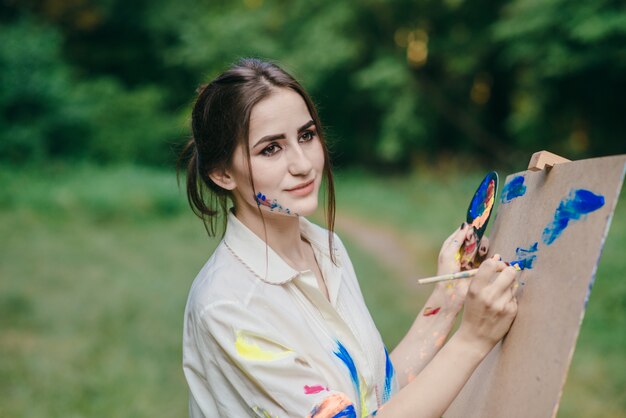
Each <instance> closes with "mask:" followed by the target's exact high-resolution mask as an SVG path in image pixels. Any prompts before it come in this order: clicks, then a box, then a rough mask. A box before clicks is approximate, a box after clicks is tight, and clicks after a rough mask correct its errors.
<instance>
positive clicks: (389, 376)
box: [383, 347, 395, 403]
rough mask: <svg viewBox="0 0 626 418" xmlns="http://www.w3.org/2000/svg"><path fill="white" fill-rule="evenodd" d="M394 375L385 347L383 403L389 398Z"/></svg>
mask: <svg viewBox="0 0 626 418" xmlns="http://www.w3.org/2000/svg"><path fill="white" fill-rule="evenodd" d="M394 373H395V371H394V369H393V364H391V359H390V358H389V353H388V352H387V347H385V389H384V390H383V403H385V402H387V401H388V400H389V398H390V397H391V384H392V382H393V375H394Z"/></svg>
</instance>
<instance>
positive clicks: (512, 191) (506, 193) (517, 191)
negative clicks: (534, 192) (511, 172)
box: [500, 176, 526, 203]
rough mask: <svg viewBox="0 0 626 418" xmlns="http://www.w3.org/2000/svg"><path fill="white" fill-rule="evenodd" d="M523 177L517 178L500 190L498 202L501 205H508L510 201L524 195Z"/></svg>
mask: <svg viewBox="0 0 626 418" xmlns="http://www.w3.org/2000/svg"><path fill="white" fill-rule="evenodd" d="M524 180H525V179H524V176H517V177H515V178H513V179H512V180H511V181H509V182H508V183H507V184H505V185H504V187H503V188H502V196H501V197H500V201H501V202H502V203H509V202H510V201H511V200H513V199H515V198H518V197H520V196H524V193H526V186H525V185H524Z"/></svg>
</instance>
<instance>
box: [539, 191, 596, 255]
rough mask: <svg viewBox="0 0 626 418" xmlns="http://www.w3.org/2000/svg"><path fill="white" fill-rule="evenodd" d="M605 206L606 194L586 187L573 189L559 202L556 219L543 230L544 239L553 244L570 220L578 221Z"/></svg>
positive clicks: (548, 243) (545, 241)
mask: <svg viewBox="0 0 626 418" xmlns="http://www.w3.org/2000/svg"><path fill="white" fill-rule="evenodd" d="M602 206H604V196H602V195H597V194H594V193H593V192H591V191H589V190H585V189H578V190H572V191H571V192H570V194H569V195H568V196H567V198H565V199H563V200H562V201H561V203H559V207H558V208H557V209H556V212H555V213H554V220H553V221H552V222H551V223H549V224H548V226H546V228H545V229H544V230H543V235H542V237H541V238H542V240H543V242H544V243H545V244H547V245H550V244H552V243H553V242H554V241H555V240H556V239H557V238H558V237H560V236H561V233H562V232H563V231H564V230H565V228H567V226H568V225H569V223H570V222H572V221H577V220H579V219H581V218H583V217H584V216H585V215H587V214H589V213H591V212H594V211H596V210H598V209H600V208H601V207H602Z"/></svg>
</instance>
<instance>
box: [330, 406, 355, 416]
mask: <svg viewBox="0 0 626 418" xmlns="http://www.w3.org/2000/svg"><path fill="white" fill-rule="evenodd" d="M341 417H347V418H356V411H355V410H354V405H348V406H346V407H345V408H344V409H343V410H342V411H339V412H338V413H336V414H335V415H333V418H341Z"/></svg>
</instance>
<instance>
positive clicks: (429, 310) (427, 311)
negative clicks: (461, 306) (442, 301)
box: [424, 306, 441, 316]
mask: <svg viewBox="0 0 626 418" xmlns="http://www.w3.org/2000/svg"><path fill="white" fill-rule="evenodd" d="M440 310H441V308H440V307H439V308H430V307H428V306H427V307H426V308H424V316H433V315H437V314H438V313H439V311H440Z"/></svg>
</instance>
